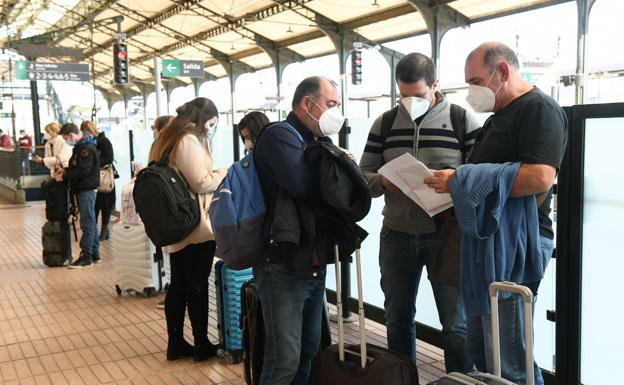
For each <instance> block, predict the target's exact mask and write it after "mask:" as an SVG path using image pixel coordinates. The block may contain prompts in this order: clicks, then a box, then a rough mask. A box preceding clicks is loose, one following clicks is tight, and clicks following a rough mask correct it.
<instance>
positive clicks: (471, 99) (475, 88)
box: [466, 68, 503, 112]
mask: <svg viewBox="0 0 624 385" xmlns="http://www.w3.org/2000/svg"><path fill="white" fill-rule="evenodd" d="M495 73H496V68H494V71H493V72H492V75H490V79H489V80H488V82H487V84H486V85H485V86H479V85H476V84H470V85H468V96H466V101H467V102H468V104H470V106H471V107H472V109H473V110H475V112H492V111H493V110H494V105H495V104H496V94H498V91H500V89H501V87H502V86H503V83H501V85H500V86H498V89H497V90H496V92H494V91H492V90H491V89H490V88H489V87H487V86H489V85H490V82H491V81H492V78H493V77H494V74H495Z"/></svg>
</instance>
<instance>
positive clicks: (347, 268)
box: [338, 119, 353, 321]
mask: <svg viewBox="0 0 624 385" xmlns="http://www.w3.org/2000/svg"><path fill="white" fill-rule="evenodd" d="M350 132H351V127H349V120H348V119H345V122H344V124H343V125H342V129H341V130H340V132H339V133H338V146H340V147H342V148H345V149H347V148H349V133H350ZM340 270H341V271H342V275H341V277H340V285H341V287H342V303H347V300H348V298H350V297H351V257H349V258H348V259H345V260H344V261H342V262H340ZM352 315H353V313H351V310H349V309H348V308H347V306H343V307H342V317H343V318H344V319H345V320H346V321H349V320H351V316H352Z"/></svg>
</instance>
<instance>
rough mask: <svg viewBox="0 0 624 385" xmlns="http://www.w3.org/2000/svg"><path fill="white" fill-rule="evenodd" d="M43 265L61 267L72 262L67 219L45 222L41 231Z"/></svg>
mask: <svg viewBox="0 0 624 385" xmlns="http://www.w3.org/2000/svg"><path fill="white" fill-rule="evenodd" d="M41 243H42V245H43V263H44V264H45V265H46V266H50V267H54V266H63V265H64V264H65V263H66V262H69V263H71V262H72V251H71V233H70V229H69V223H68V222H67V219H65V220H64V221H47V222H46V223H45V224H44V225H43V228H42V229H41Z"/></svg>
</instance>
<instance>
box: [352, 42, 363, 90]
mask: <svg viewBox="0 0 624 385" xmlns="http://www.w3.org/2000/svg"><path fill="white" fill-rule="evenodd" d="M351 84H362V51H361V50H359V49H356V50H355V51H353V52H352V53H351Z"/></svg>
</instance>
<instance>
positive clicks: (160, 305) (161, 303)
mask: <svg viewBox="0 0 624 385" xmlns="http://www.w3.org/2000/svg"><path fill="white" fill-rule="evenodd" d="M164 308H165V301H160V302H158V305H156V309H164Z"/></svg>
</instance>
